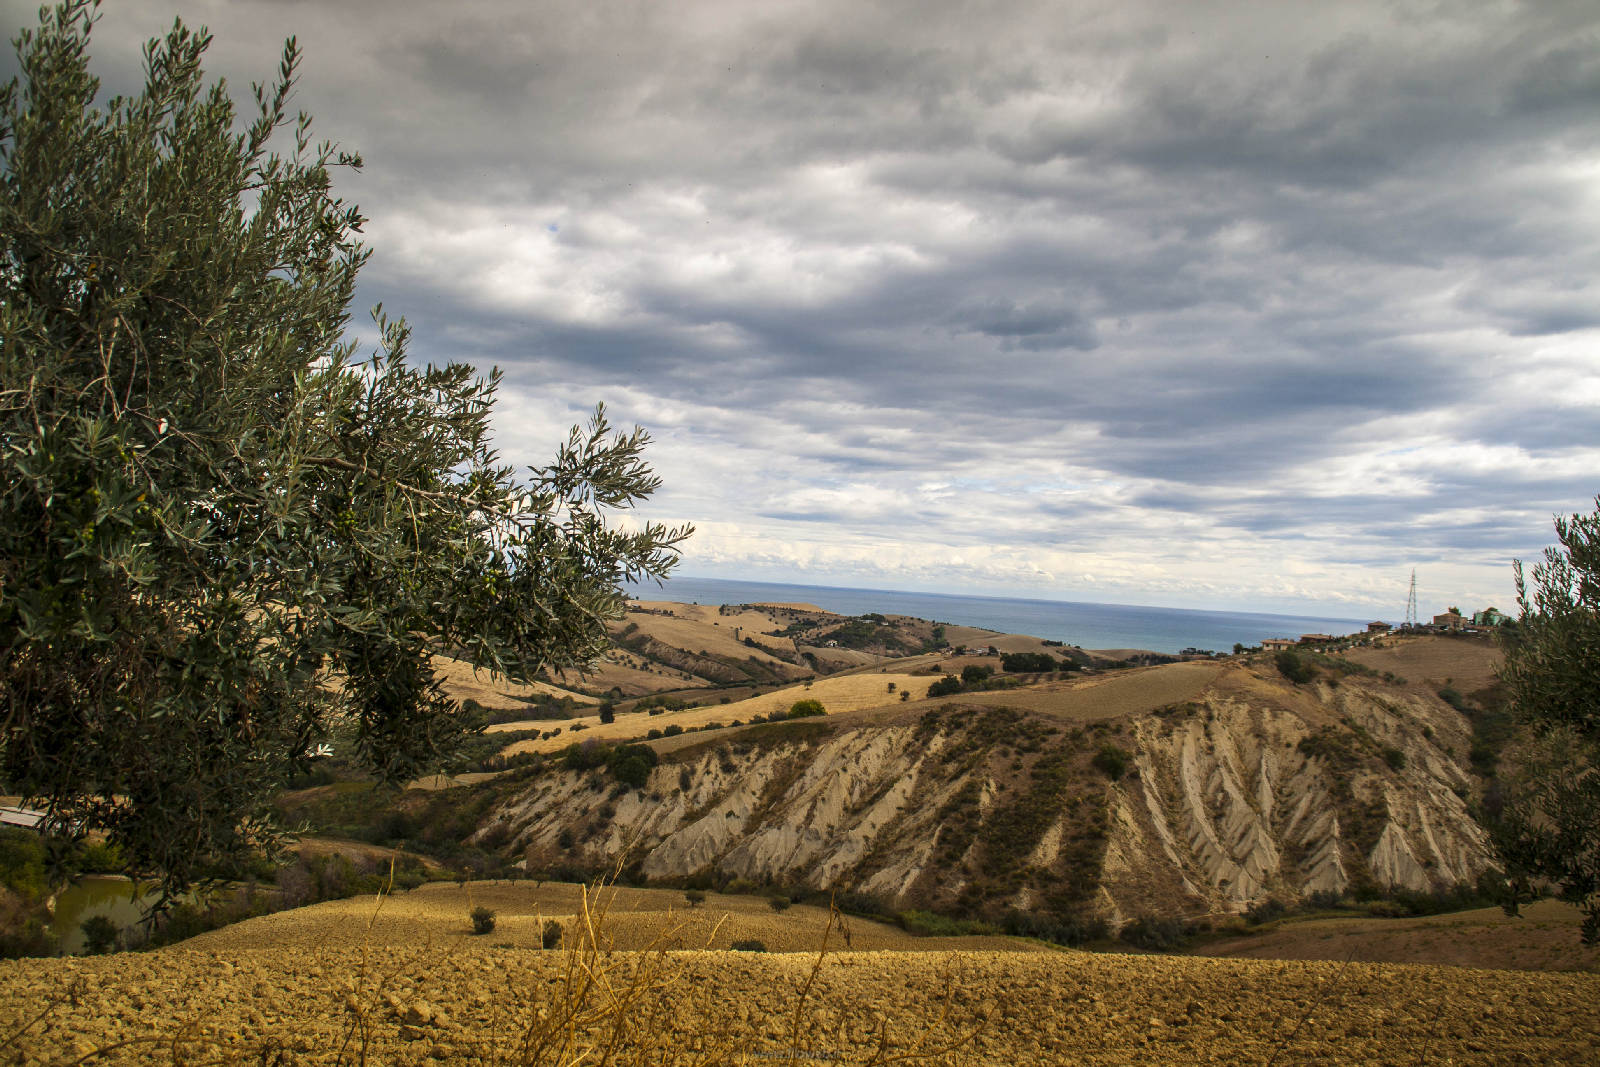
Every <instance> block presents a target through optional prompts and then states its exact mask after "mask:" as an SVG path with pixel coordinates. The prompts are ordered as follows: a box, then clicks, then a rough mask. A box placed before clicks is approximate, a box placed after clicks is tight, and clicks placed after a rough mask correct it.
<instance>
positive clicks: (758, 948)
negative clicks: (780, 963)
mask: <svg viewBox="0 0 1600 1067" xmlns="http://www.w3.org/2000/svg"><path fill="white" fill-rule="evenodd" d="M732 948H733V951H735V952H765V951H767V946H766V942H764V941H757V940H756V939H755V938H753V937H752V938H747V939H745V940H743V941H735V942H734V943H733V946H732Z"/></svg>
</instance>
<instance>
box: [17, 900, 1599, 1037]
mask: <svg viewBox="0 0 1600 1067" xmlns="http://www.w3.org/2000/svg"><path fill="white" fill-rule="evenodd" d="M665 895H666V894H664V893H663V892H662V891H629V890H623V891H620V892H619V893H618V895H617V898H616V901H615V903H614V904H613V906H612V911H611V913H610V915H608V916H607V917H606V919H605V920H604V924H603V926H602V931H603V932H602V934H601V950H600V951H598V952H595V953H592V954H589V955H581V954H579V955H569V953H568V952H567V951H564V950H552V951H545V950H541V949H539V948H537V947H534V945H535V944H536V942H532V941H530V936H531V934H532V931H533V923H534V922H535V921H538V922H542V920H543V919H544V918H545V917H548V916H551V915H552V914H555V915H557V916H558V917H562V918H564V919H565V920H566V922H567V923H568V924H569V925H568V930H569V936H571V935H570V931H571V929H572V927H571V925H570V924H571V923H572V921H573V920H572V916H571V914H570V910H568V909H570V908H571V907H573V906H574V905H576V903H577V901H578V897H577V890H576V889H575V888H574V887H569V886H546V887H541V888H538V889H535V888H532V887H529V886H526V885H521V886H515V887H513V886H509V885H505V884H503V883H502V884H494V885H489V884H475V885H471V886H468V887H466V888H459V887H456V886H432V887H425V888H423V889H420V890H417V891H415V892H414V893H412V894H404V895H401V896H399V897H397V898H394V899H392V900H390V901H388V902H386V903H385V904H384V905H383V907H382V908H381V909H375V906H374V901H373V899H372V898H366V899H364V900H356V901H344V902H335V903H330V904H323V905H318V906H316V907H312V908H308V909H304V910H302V911H298V912H286V913H281V914H280V915H276V916H269V917H266V918H263V919H258V920H252V921H251V922H248V923H243V924H240V925H239V926H236V927H233V928H230V929H227V930H222V931H216V932H214V933H212V934H208V935H204V936H202V937H199V938H195V939H193V940H191V941H188V942H185V943H183V944H182V945H178V946H174V947H172V948H169V949H164V950H161V951H158V952H152V953H143V954H119V955H115V956H108V957H99V958H92V959H53V960H38V959H34V960H21V961H15V962H10V963H6V964H4V965H3V966H0V1041H4V1042H6V1043H5V1045H4V1056H5V1057H6V1062H15V1063H24V1064H46V1063H68V1062H74V1061H77V1060H79V1059H80V1058H82V1057H86V1056H88V1057H91V1059H90V1062H95V1063H113V1064H135V1063H152V1062H156V1063H213V1062H239V1063H275V1064H284V1065H294V1064H332V1063H372V1064H388V1063H398V1064H419V1063H429V1062H449V1063H521V1062H534V1061H533V1060H531V1059H529V1058H526V1057H524V1056H523V1055H522V1054H521V1053H522V1051H523V1049H522V1047H521V1043H522V1041H523V1039H524V1038H525V1037H526V1036H527V1035H529V1034H530V1033H536V1032H538V1030H539V1028H540V1027H541V1026H543V1025H547V1024H548V1021H549V1020H550V1019H551V1018H552V1017H556V1016H559V1013H560V1012H562V1011H563V1010H564V1008H563V1006H564V1005H570V1003H571V1002H570V998H568V992H569V991H570V990H571V989H572V988H573V984H572V982H573V977H574V975H577V976H579V977H580V978H581V977H582V975H584V974H590V973H592V974H595V975H598V976H599V978H600V980H601V981H600V983H599V985H598V986H597V987H596V989H595V991H594V992H593V994H592V995H591V996H590V997H589V998H587V1000H585V1001H584V1003H583V1005H582V1006H583V1007H584V1008H585V1011H586V1012H587V1016H586V1018H587V1022H585V1023H582V1024H581V1025H579V1026H577V1027H576V1028H575V1030H574V1036H575V1038H576V1044H575V1045H574V1046H573V1047H572V1048H570V1049H569V1050H568V1053H569V1057H571V1055H572V1054H574V1053H577V1052H579V1051H581V1050H582V1049H583V1048H584V1047H596V1048H597V1047H600V1046H603V1045H604V1044H605V1043H606V1041H607V1040H608V1039H609V1038H610V1037H611V1036H615V1037H616V1038H617V1044H616V1046H615V1047H614V1048H613V1049H612V1052H613V1056H612V1059H613V1062H618V1063H638V1064H645V1063H652V1064H654V1063H704V1062H724V1063H746V1064H759V1063H770V1062H772V1061H773V1060H774V1059H787V1060H791V1061H798V1062H851V1063H865V1062H886V1061H887V1060H888V1059H889V1058H890V1057H897V1056H908V1057H910V1062H924V1063H949V1064H958V1063H959V1064H1006V1065H1012V1064H1022V1063H1081V1064H1132V1063H1152V1062H1168V1063H1242V1064H1269V1063H1279V1064H1287V1063H1311V1062H1318V1063H1330V1064H1368V1063H1384V1064H1387V1063H1396V1064H1400V1063H1405V1064H1409V1063H1455V1064H1501V1063H1593V1062H1596V1050H1597V1049H1600V1015H1597V1013H1596V1011H1595V1007H1596V1005H1597V1004H1600V976H1597V975H1593V974H1576V973H1566V974H1550V973H1534V972H1518V971H1494V970H1470V969H1464V968H1453V967H1430V966H1417V965H1409V966H1404V965H1395V964H1373V963H1361V962H1343V963H1331V962H1285V961H1263V960H1248V959H1202V958H1193V957H1165V956H1133V955H1113V954H1091V953H1083V952H1073V951H1064V950H1040V947H1039V946H1027V947H1031V948H1033V949H1034V951H1017V950H1016V949H1017V948H1020V947H1023V946H1022V943H1020V942H1006V943H1002V942H997V941H989V942H984V941H973V940H965V941H962V942H960V943H959V944H961V945H962V946H963V949H962V950H960V951H956V950H952V949H951V948H950V947H949V944H950V943H948V942H946V943H939V942H938V941H936V940H933V939H929V940H927V941H921V942H916V941H914V940H913V939H910V938H907V937H906V935H904V934H903V933H902V932H900V931H896V930H892V929H890V928H887V927H879V926H878V924H871V923H863V922H860V921H857V920H850V924H849V926H850V941H849V943H848V944H847V943H846V942H845V941H844V940H843V939H842V938H841V937H840V935H839V933H838V931H837V930H835V931H834V932H833V933H832V935H831V938H830V944H829V946H828V951H827V952H826V953H822V954H819V952H818V949H819V947H820V945H821V940H820V932H821V931H820V929H819V928H818V925H817V924H818V922H819V920H820V921H821V922H822V923H824V924H825V923H826V919H825V918H824V917H823V916H822V913H821V912H820V909H802V908H799V907H796V908H792V909H790V911H789V912H786V913H785V914H783V915H771V914H769V915H766V916H762V915H760V914H759V910H758V909H762V908H764V907H765V906H764V905H763V904H762V903H761V902H760V901H759V900H754V899H753V898H735V897H720V896H717V895H715V894H713V895H711V896H710V898H709V899H708V901H707V902H706V904H705V905H704V906H703V908H697V909H695V910H694V912H693V913H692V914H690V915H688V916H685V915H683V914H681V913H679V912H676V911H672V912H670V913H669V912H668V911H667V910H665V909H663V908H661V907H660V902H661V900H662V898H663V897H664V896H665ZM469 901H470V902H472V903H474V904H484V905H486V906H490V907H496V906H497V905H498V907H496V910H497V911H498V912H499V913H500V914H499V923H498V925H497V926H496V928H495V930H494V931H493V932H492V933H490V934H488V935H486V936H481V937H480V936H473V935H471V934H470V933H469V932H468V921H467V910H468V909H467V905H468V903H469ZM547 906H548V909H549V910H545V909H546V907H547ZM652 907H654V908H655V909H656V910H652ZM374 916H376V917H374ZM724 916H727V918H724ZM685 920H686V921H687V923H688V924H689V925H688V926H684V925H682V922H683V921H685ZM719 920H721V921H722V924H723V925H730V924H731V925H733V926H734V927H736V928H737V930H738V932H739V933H741V934H746V935H748V934H752V933H754V934H757V935H760V934H763V933H764V934H765V935H766V937H767V938H769V939H770V941H769V946H768V947H769V948H770V947H774V946H779V945H781V946H788V945H790V944H793V943H794V939H800V940H804V939H805V938H807V937H810V938H814V939H816V941H817V943H816V944H813V945H809V946H805V950H803V951H794V952H768V953H756V952H730V951H721V950H719V949H718V948H713V949H712V950H705V949H703V948H689V949H683V950H674V951H669V952H663V953H651V952H645V951H640V950H639V949H638V948H636V947H635V948H629V947H627V946H629V945H635V946H636V945H637V944H638V939H639V938H641V937H643V936H646V935H647V934H648V936H649V937H651V938H654V939H657V940H658V944H660V943H661V942H660V941H659V939H660V938H661V937H662V936H663V935H665V936H666V937H667V938H668V941H667V942H666V944H680V943H688V942H689V941H690V940H691V939H692V938H694V937H699V936H702V935H703V934H704V933H705V931H706V930H707V929H708V928H710V929H712V930H713V931H717V930H719V927H718V921H719ZM640 924H642V926H641V925H640ZM663 924H665V925H663ZM790 927H792V929H786V928H790ZM613 931H614V932H615V933H616V935H617V936H616V943H617V946H618V947H616V948H615V950H614V951H608V950H607V949H608V947H609V946H608V941H607V939H608V938H609V937H610V936H611V933H612V932H613ZM731 932H732V931H729V933H731ZM713 936H714V937H718V938H720V937H721V936H723V934H722V933H720V932H718V933H714V934H713ZM786 939H787V940H786ZM718 944H719V945H720V941H719V942H718ZM869 946H872V947H870V948H869ZM908 947H914V948H922V949H925V951H907V950H906V949H907V948H908ZM836 950H842V951H836ZM646 972H648V973H649V974H650V978H649V979H648V980H647V981H644V982H641V983H634V982H630V978H631V977H633V976H637V975H639V974H641V973H646ZM613 998H616V999H613ZM619 1005H620V1006H621V1008H622V1011H623V1015H624V1017H625V1018H626V1019H627V1020H628V1021H629V1023H630V1024H631V1025H629V1026H626V1027H624V1028H623V1029H622V1030H621V1032H620V1033H615V1034H613V1031H612V1030H611V1029H610V1028H609V1023H610V1021H611V1020H614V1019H615V1018H617V1017H618V1016H617V1012H616V1011H614V1010H612V1009H613V1008H616V1007H617V1006H619ZM96 1050H101V1051H100V1054H98V1055H96ZM538 1062H558V1061H557V1060H555V1059H548V1060H540V1061H538ZM567 1062H571V1059H570V1058H569V1060H568V1061H567Z"/></svg>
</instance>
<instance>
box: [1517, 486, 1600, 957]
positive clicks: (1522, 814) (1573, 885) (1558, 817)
mask: <svg viewBox="0 0 1600 1067" xmlns="http://www.w3.org/2000/svg"><path fill="white" fill-rule="evenodd" d="M1555 528H1556V539H1557V541H1559V542H1560V544H1559V546H1558V547H1552V548H1548V549H1546V550H1545V554H1544V560H1543V561H1542V562H1540V563H1538V564H1537V565H1535V566H1534V568H1533V582H1532V587H1531V588H1530V587H1529V584H1528V582H1527V580H1526V578H1525V576H1524V574H1523V570H1522V564H1521V563H1520V562H1518V563H1517V565H1516V580H1517V603H1518V605H1519V607H1520V609H1521V610H1520V617H1519V618H1518V620H1517V626H1516V627H1515V628H1514V630H1513V632H1512V634H1511V636H1510V637H1509V638H1508V640H1507V644H1506V661H1505V666H1504V667H1503V668H1502V670H1501V678H1502V680H1503V681H1504V682H1505V684H1506V688H1507V690H1508V691H1509V694H1510V698H1511V708H1512V711H1513V712H1514V714H1515V715H1516V717H1517V719H1518V720H1519V721H1520V722H1521V723H1522V724H1523V725H1524V726H1525V727H1527V728H1528V731H1529V733H1530V735H1531V737H1530V740H1529V741H1528V743H1527V744H1526V745H1525V746H1524V749H1523V751H1522V753H1521V758H1520V760H1519V761H1518V762H1519V764H1520V766H1519V767H1518V768H1517V769H1516V770H1515V771H1514V772H1513V773H1512V774H1511V775H1510V776H1509V778H1508V781H1507V784H1506V798H1505V803H1504V808H1503V812H1502V814H1501V816H1500V818H1499V819H1498V820H1497V822H1496V825H1495V826H1494V835H1493V836H1494V840H1495V844H1496V846H1497V848H1498V850H1499V852H1500V855H1501V859H1502V860H1503V861H1504V862H1505V865H1506V870H1507V873H1509V874H1511V875H1512V876H1513V882H1514V883H1518V882H1520V883H1522V886H1521V887H1525V886H1526V884H1527V882H1528V881H1529V880H1531V879H1543V880H1548V881H1549V882H1551V883H1553V884H1554V885H1555V887H1556V888H1557V890H1558V892H1559V893H1560V895H1561V896H1562V897H1563V898H1564V899H1566V900H1569V901H1571V902H1572V903H1574V904H1577V905H1578V906H1579V907H1581V908H1582V909H1583V910H1584V923H1583V940H1584V942H1585V943H1587V944H1597V943H1600V499H1596V501H1595V511H1594V512H1593V513H1591V514H1588V515H1570V516H1567V517H1565V518H1557V519H1556V522H1555ZM1521 887H1518V888H1521ZM1512 899H1513V903H1512V905H1511V906H1510V909H1509V910H1511V911H1513V912H1514V911H1515V900H1516V897H1515V896H1513V898H1512Z"/></svg>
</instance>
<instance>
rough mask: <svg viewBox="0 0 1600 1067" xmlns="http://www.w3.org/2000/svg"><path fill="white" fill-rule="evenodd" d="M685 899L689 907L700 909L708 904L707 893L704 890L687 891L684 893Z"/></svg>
mask: <svg viewBox="0 0 1600 1067" xmlns="http://www.w3.org/2000/svg"><path fill="white" fill-rule="evenodd" d="M683 899H684V900H687V901H688V902H689V907H691V908H698V907H699V906H700V905H702V904H704V903H705V902H706V891H705V890H704V889H686V890H684V893H683Z"/></svg>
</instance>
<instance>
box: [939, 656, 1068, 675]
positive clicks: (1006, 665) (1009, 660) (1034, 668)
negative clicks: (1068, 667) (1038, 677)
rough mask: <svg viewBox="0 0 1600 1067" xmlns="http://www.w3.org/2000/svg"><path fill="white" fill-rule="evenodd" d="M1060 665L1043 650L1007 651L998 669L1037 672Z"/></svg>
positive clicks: (1027, 672)
mask: <svg viewBox="0 0 1600 1067" xmlns="http://www.w3.org/2000/svg"><path fill="white" fill-rule="evenodd" d="M1060 667H1061V661H1060V660H1058V659H1056V658H1055V657H1054V656H1047V655H1045V654H1044V653H1043V652H1007V653H1005V654H1004V655H1003V656H1001V657H1000V669H1001V670H1003V671H1006V672H1007V673H1008V674H1038V673H1040V672H1041V671H1054V670H1059V669H1060ZM963 673H965V672H963Z"/></svg>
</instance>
